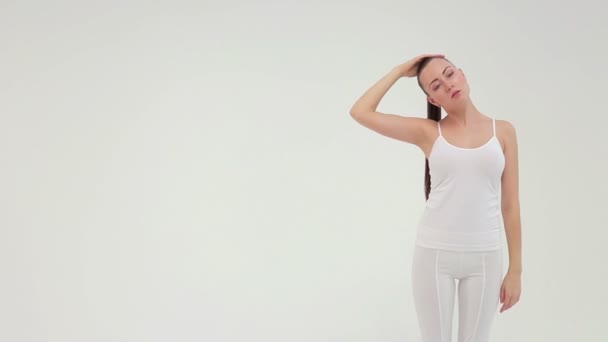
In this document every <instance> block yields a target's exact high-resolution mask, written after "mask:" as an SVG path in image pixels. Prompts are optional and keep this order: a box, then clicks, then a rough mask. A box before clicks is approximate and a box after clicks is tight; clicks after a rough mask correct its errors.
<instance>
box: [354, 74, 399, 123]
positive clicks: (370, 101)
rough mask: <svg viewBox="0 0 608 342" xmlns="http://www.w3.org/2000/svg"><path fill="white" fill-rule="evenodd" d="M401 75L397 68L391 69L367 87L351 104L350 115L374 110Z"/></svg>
mask: <svg viewBox="0 0 608 342" xmlns="http://www.w3.org/2000/svg"><path fill="white" fill-rule="evenodd" d="M401 77H402V75H401V73H400V72H399V70H398V69H397V68H394V69H392V70H391V71H390V72H389V73H388V74H386V75H385V76H384V77H382V78H381V79H380V80H379V81H377V82H376V83H375V84H374V85H373V86H372V87H371V88H369V89H368V90H367V91H366V92H365V93H364V94H363V95H362V96H361V97H360V98H359V99H358V100H357V102H355V104H354V105H353V106H352V108H351V110H350V113H351V114H352V115H357V114H362V113H366V112H375V111H376V109H377V108H378V105H379V104H380V101H381V100H382V98H383V97H384V95H386V93H387V92H388V91H389V89H390V88H391V87H392V86H393V85H394V84H395V83H396V82H397V81H398V80H399V79H400V78H401Z"/></svg>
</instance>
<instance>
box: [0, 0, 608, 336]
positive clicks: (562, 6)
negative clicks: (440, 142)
mask: <svg viewBox="0 0 608 342" xmlns="http://www.w3.org/2000/svg"><path fill="white" fill-rule="evenodd" d="M603 6H605V4H602V2H601V1H599V0H597V1H589V0H583V1H576V2H575V1H564V2H555V1H548V0H546V1H535V2H530V1H523V0H519V1H500V2H488V1H450V2H442V1H409V2H407V1H386V0H385V1H377V2H372V1H359V0H357V1H329V2H325V1H320V0H316V1H278V0H276V1H255V2H254V1H245V0H239V1H224V2H220V1H216V2H215V3H211V2H209V1H205V0H203V1H181V2H178V1H163V2H160V1H156V2H154V1H151V2H150V1H104V2H102V1H99V2H93V1H88V2H84V1H54V2H50V1H19V2H17V1H9V0H3V1H2V2H0V41H1V42H2V52H1V53H0V94H1V98H0V105H1V109H0V118H1V120H0V139H1V143H0V156H1V158H0V163H1V164H0V172H1V177H0V271H1V272H0V340H2V341H11V342H21V341H28V342H40V341H49V342H51V341H52V342H55V341H56V342H68V341H74V342H76V341H78V342H82V341H87V342H97V341H99V342H110V341H129V342H133V341H142V342H143V341H146V342H148V341H180V342H181V341H205V342H228V341H230V342H232V341H243V342H244V341H260V342H262V341H263V342H274V341H276V342H279V341H281V342H283V341H290V342H304V341H306V342H309V341H316V342H321V341H328V342H329V341H331V342H341V341H349V342H364V341H365V342H368V341H374V342H380V341H382V342H392V341H395V342H396V341H418V336H419V333H418V326H417V322H416V316H415V311H414V308H413V300H412V296H411V286H410V270H411V268H410V265H411V256H412V248H413V238H414V236H415V228H416V227H415V225H416V223H417V220H418V218H419V215H420V214H421V211H422V208H423V205H424V200H423V176H424V173H423V171H424V156H423V154H422V152H421V151H420V150H418V149H417V148H416V147H414V146H411V145H407V144H405V143H402V142H398V141H396V140H391V139H388V138H386V137H383V136H381V135H378V134H376V133H374V132H373V131H370V130H368V129H366V128H364V127H363V126H360V125H358V124H357V123H356V122H355V121H354V120H353V119H352V118H351V117H350V116H349V114H348V112H349V109H350V107H351V105H352V104H353V103H354V102H355V101H356V99H357V98H358V97H359V96H360V95H361V94H362V93H363V92H364V91H365V90H366V89H367V88H368V87H369V86H371V85H372V84H373V83H374V82H376V81H377V80H378V79H380V78H381V77H382V76H384V75H385V74H386V73H387V72H388V71H389V70H390V69H391V68H392V67H393V66H395V65H397V64H399V63H402V62H404V61H406V60H408V59H410V58H412V57H413V56H415V55H418V54H421V53H427V52H431V53H436V52H439V53H444V54H446V55H447V57H448V58H449V59H450V60H451V61H452V62H454V63H455V64H456V65H458V66H459V67H461V68H462V69H463V70H464V72H465V73H466V74H467V77H468V80H469V83H470V85H471V96H472V98H473V100H474V102H475V103H476V105H477V106H478V108H479V109H480V110H481V111H482V112H484V113H485V114H486V115H489V116H492V117H496V118H498V119H504V120H508V121H510V122H511V123H513V124H514V126H515V127H516V129H517V134H518V139H519V145H520V183H521V190H520V191H521V204H522V224H523V226H522V229H523V246H524V253H523V267H524V273H523V292H522V298H521V302H520V303H519V304H518V305H516V306H515V307H513V308H512V309H511V310H509V311H507V312H505V313H503V314H498V315H497V318H496V321H495V328H494V330H493V341H496V342H501V341H502V342H504V341H605V340H606V339H607V338H608V333H607V332H606V331H605V324H606V317H607V316H606V313H605V307H606V304H608V300H607V299H608V296H607V291H606V287H607V285H608V281H607V280H606V277H607V272H608V267H606V265H605V261H606V259H607V258H608V252H607V251H606V243H607V242H608V241H607V236H608V235H607V233H606V229H608V226H607V225H606V222H607V220H608V215H607V212H606V208H605V203H606V196H607V195H608V191H607V188H608V187H607V185H606V182H605V175H606V172H607V171H608V170H607V168H606V161H607V157H606V152H605V148H606V147H607V146H608V144H607V143H606V140H605V137H606V134H607V132H608V120H607V119H606V115H607V114H606V110H605V102H606V99H607V97H606V94H607V91H608V88H607V83H608V77H607V76H608V66H607V63H608V59H607V56H606V52H607V51H608V49H607V47H606V41H607V38H608V28H607V25H606V24H605V23H604V22H603V21H604V19H605V11H604V9H603V8H602V7H603ZM379 109H380V110H382V111H384V112H389V113H396V114H402V115H411V116H420V117H425V116H426V102H425V98H424V95H423V93H422V92H421V91H420V89H419V88H418V86H417V84H416V82H415V80H414V79H411V80H408V79H405V80H401V81H399V82H398V83H397V84H396V85H395V86H394V88H393V89H392V90H391V91H390V92H389V93H388V94H387V95H386V97H385V99H384V101H383V102H382V104H381V105H380V108H379Z"/></svg>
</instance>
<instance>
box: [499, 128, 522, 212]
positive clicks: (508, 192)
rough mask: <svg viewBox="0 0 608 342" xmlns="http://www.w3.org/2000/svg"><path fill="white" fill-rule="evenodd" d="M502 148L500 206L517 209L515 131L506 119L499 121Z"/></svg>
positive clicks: (516, 148)
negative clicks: (503, 157) (503, 163)
mask: <svg viewBox="0 0 608 342" xmlns="http://www.w3.org/2000/svg"><path fill="white" fill-rule="evenodd" d="M500 126H501V131H502V134H501V135H502V138H503V144H504V146H503V148H504V155H505V169H504V171H503V174H502V180H501V182H502V201H501V202H502V208H503V210H504V211H508V210H511V209H514V210H519V151H518V144H517V132H516V130H515V127H514V126H513V125H512V124H511V123H510V122H508V121H504V120H501V122H500Z"/></svg>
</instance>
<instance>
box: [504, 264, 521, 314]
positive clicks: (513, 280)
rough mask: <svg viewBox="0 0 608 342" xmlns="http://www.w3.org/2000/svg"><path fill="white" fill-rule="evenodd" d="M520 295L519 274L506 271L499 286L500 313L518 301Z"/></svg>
mask: <svg viewBox="0 0 608 342" xmlns="http://www.w3.org/2000/svg"><path fill="white" fill-rule="evenodd" d="M520 296H521V274H519V273H512V272H507V275H505V278H504V279H503V281H502V286H501V287H500V302H501V303H502V307H501V308H500V313H503V312H504V311H506V310H509V309H510V308H511V307H512V306H513V305H515V303H517V302H519V297H520Z"/></svg>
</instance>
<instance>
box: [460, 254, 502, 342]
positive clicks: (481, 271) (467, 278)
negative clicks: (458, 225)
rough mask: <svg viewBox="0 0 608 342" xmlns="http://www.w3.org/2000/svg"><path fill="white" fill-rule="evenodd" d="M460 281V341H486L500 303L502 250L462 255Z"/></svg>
mask: <svg viewBox="0 0 608 342" xmlns="http://www.w3.org/2000/svg"><path fill="white" fill-rule="evenodd" d="M462 267H463V271H464V274H463V277H462V278H461V279H460V281H459V283H458V322H459V324H458V341H459V342H487V341H489V338H490V329H491V326H492V323H493V321H494V318H495V316H496V312H497V309H498V305H499V296H500V287H501V285H502V273H503V271H502V268H503V263H502V251H501V250H498V251H491V252H477V253H470V254H466V255H465V256H464V257H463V265H462Z"/></svg>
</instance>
